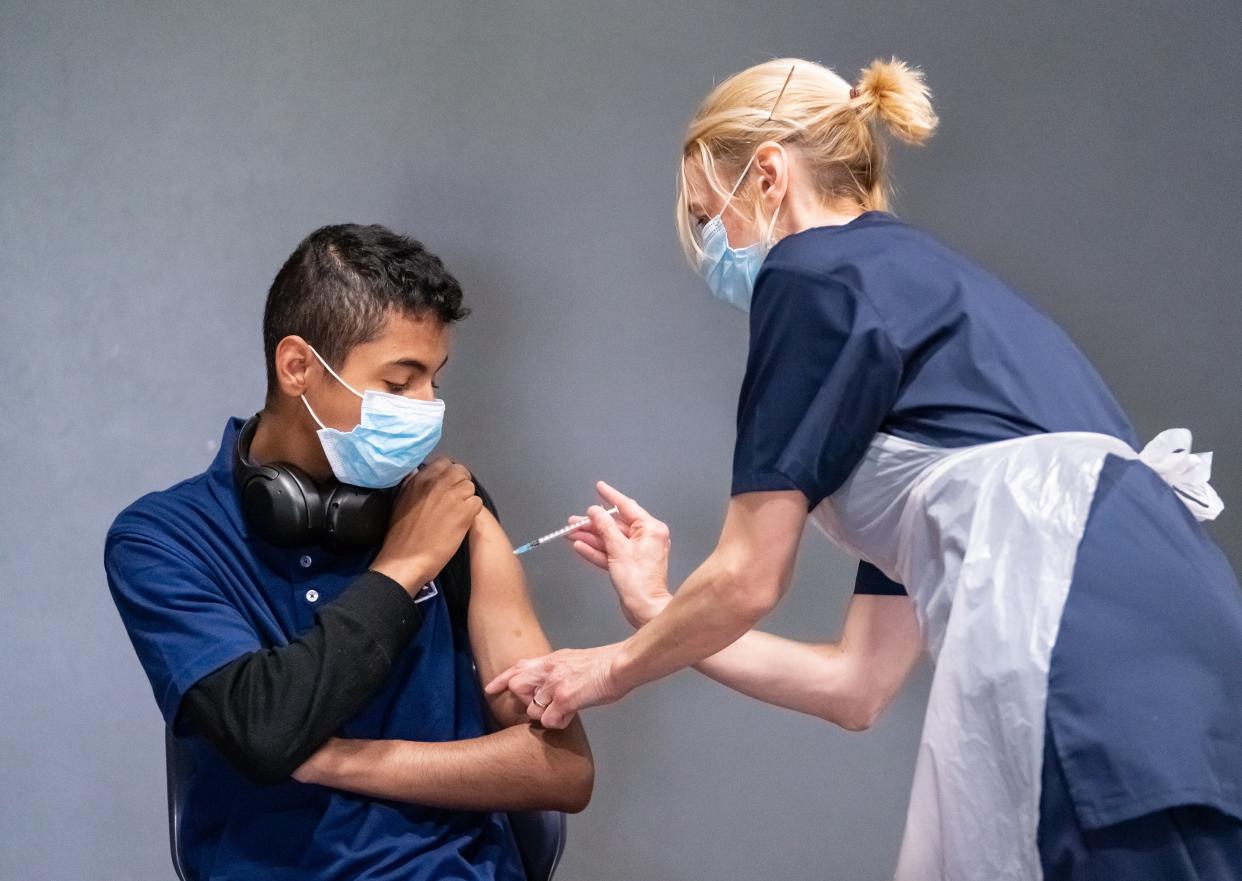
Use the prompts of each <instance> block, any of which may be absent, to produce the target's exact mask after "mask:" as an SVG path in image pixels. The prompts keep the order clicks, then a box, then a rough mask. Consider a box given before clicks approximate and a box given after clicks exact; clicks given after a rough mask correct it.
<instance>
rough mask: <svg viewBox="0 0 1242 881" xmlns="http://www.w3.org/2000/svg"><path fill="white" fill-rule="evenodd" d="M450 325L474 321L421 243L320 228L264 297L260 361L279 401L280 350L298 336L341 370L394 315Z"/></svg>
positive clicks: (378, 229)
mask: <svg viewBox="0 0 1242 881" xmlns="http://www.w3.org/2000/svg"><path fill="white" fill-rule="evenodd" d="M393 309H395V310H397V311H398V312H400V313H402V314H405V315H411V316H423V315H433V316H435V317H436V318H437V319H438V320H440V321H441V322H443V323H445V324H450V323H452V322H454V321H460V320H461V319H463V318H465V317H466V316H467V315H469V314H470V310H469V309H467V308H466V307H465V306H463V305H462V302H461V285H459V284H458V283H457V279H455V278H454V277H453V276H452V274H451V273H450V272H449V271H448V270H447V269H445V268H444V264H443V263H441V262H440V258H439V257H437V256H436V255H435V254H432V253H431V252H430V251H428V250H427V249H426V248H424V247H423V245H422V243H421V242H417V241H415V240H414V239H411V238H408V237H407V236H403V235H398V234H397V233H395V232H393V231H392V230H390V229H388V228H386V227H383V226H380V225H378V224H371V225H370V226H360V225H358V224H356V223H342V224H337V225H335V226H322V227H320V228H319V229H317V230H315V231H314V232H313V233H311V234H310V235H308V236H307V237H306V238H305V239H303V240H302V243H301V244H300V245H298V246H297V248H296V249H295V250H294V252H293V253H292V254H290V255H289V259H288V260H286V261H285V265H284V266H282V267H281V268H280V272H278V273H276V279H275V280H274V281H273V282H272V287H271V289H270V290H268V292H267V305H266V306H265V307H264V309H263V354H264V356H265V357H266V359H267V395H268V400H269V401H270V400H271V399H272V398H273V397H274V396H275V394H276V389H277V383H276V345H277V344H278V343H279V342H280V341H281V340H282V339H284V338H285V337H287V336H289V335H290V334H297V335H298V336H300V337H302V338H303V339H305V340H306V341H307V342H308V343H310V344H311V345H312V346H314V347H315V350H316V351H317V352H319V354H320V355H322V356H323V359H324V360H325V361H327V362H328V363H329V364H331V365H332V366H333V368H340V366H341V365H342V364H343V363H344V362H345V357H346V356H347V355H348V354H349V352H350V350H352V349H353V348H354V346H357V345H360V344H361V343H365V342H368V341H370V340H373V339H375V338H376V337H378V336H379V334H380V331H381V330H382V328H383V327H384V322H385V320H386V319H387V317H388V312H389V311H390V310H393Z"/></svg>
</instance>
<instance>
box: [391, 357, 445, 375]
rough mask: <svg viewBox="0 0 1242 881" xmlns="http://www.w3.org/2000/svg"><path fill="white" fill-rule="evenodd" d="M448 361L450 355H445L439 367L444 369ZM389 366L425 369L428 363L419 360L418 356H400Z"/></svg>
mask: <svg viewBox="0 0 1242 881" xmlns="http://www.w3.org/2000/svg"><path fill="white" fill-rule="evenodd" d="M447 363H448V355H445V356H444V360H443V361H441V362H440V366H439V368H437V369H438V370H443V369H444V365H445V364H447ZM388 366H389V367H413V368H414V369H415V370H423V371H425V370H426V369H427V365H426V364H424V363H423V362H422V361H419V360H418V359H417V358H398V359H397V360H396V361H389V362H388Z"/></svg>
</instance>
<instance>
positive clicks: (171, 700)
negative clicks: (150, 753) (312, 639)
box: [104, 532, 263, 725]
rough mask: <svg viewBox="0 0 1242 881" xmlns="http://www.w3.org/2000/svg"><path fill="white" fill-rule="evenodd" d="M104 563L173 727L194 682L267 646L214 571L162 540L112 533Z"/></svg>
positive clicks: (124, 618) (131, 635)
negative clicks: (228, 598) (213, 573)
mask: <svg viewBox="0 0 1242 881" xmlns="http://www.w3.org/2000/svg"><path fill="white" fill-rule="evenodd" d="M104 569H105V571H106V573H107V576H108V587H109V589H110V590H111V591H112V598H113V600H114V601H115V602H116V607H117V610H118V611H119V612H120V613H121V620H122V622H123V623H124V624H125V629H126V630H127V631H128V632H129V638H130V641H131V642H132V643H133V644H134V650H135V651H136V652H137V654H138V660H139V661H140V662H141V664H142V667H143V669H144V670H145V671H146V674H147V678H148V679H149V680H150V681H151V689H152V691H154V692H155V699H156V702H157V703H158V704H159V707H160V712H161V713H162V714H163V716H164V721H165V722H167V723H168V724H170V725H171V724H172V723H173V720H174V719H175V718H176V715H177V708H178V707H179V706H180V704H181V698H182V696H184V694H185V693H186V692H187V691H189V690H190V688H191V687H192V686H193V685H194V683H196V682H198V680H199V679H201V678H203V677H204V676H206V675H207V674H208V673H211V672H212V671H214V670H217V669H219V668H220V667H222V666H224V665H225V664H227V663H228V662H229V661H232V660H234V659H236V658H239V657H241V656H242V655H245V654H248V653H250V652H253V651H257V650H259V649H261V648H262V647H263V646H262V644H261V643H260V641H259V637H258V634H256V633H255V632H254V630H253V628H252V627H251V626H250V625H249V624H248V623H247V622H246V620H245V619H244V618H243V617H242V615H241V613H240V612H239V611H238V610H237V608H236V607H235V606H233V605H232V604H231V603H229V602H228V600H227V598H226V597H225V596H224V594H223V592H222V591H221V589H220V587H219V585H217V584H216V583H215V582H214V581H213V580H212V578H211V577H210V576H209V574H208V573H207V572H206V571H204V570H203V568H202V567H201V566H200V565H198V564H196V563H195V562H194V561H193V560H192V559H190V558H189V556H188V555H186V554H184V552H182V551H178V550H176V549H174V548H172V547H170V546H168V545H166V544H164V543H163V542H162V541H161V540H159V539H157V538H153V537H150V536H144V535H139V534H132V533H115V532H110V533H109V534H108V539H107V542H106V544H105V546H104Z"/></svg>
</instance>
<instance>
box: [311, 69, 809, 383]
mask: <svg viewBox="0 0 1242 881" xmlns="http://www.w3.org/2000/svg"><path fill="white" fill-rule="evenodd" d="M797 66H798V65H796V64H791V65H790V66H789V73H787V74H785V82H784V83H782V84H781V90H780V91H779V92H777V93H776V100H775V101H773V102H772V109H771V110H769V111H768V118H767V119H765V120H764V122H765V123H767V122H771V121H772V117H773V115H774V114H775V113H776V107H777V105H778V104H780V103H781V98H782V97H784V95H785V89H787V88H788V87H789V81H790V80H791V79H793V75H794V68H796V67H797ZM758 155H759V151H758V150H757V149H756V150H755V152H754V153H751V154H750V158H749V159H747V160H746V165H745V167H743V168H742V173H741V175H740V176H739V177H738V179H737V183H735V184H734V185H733V189H731V190H729V195H728V197H727V198H726V199H725V201H724V204H723V205H722V206H720V213H719V214H717V215H716V216H717V217H719V218H721V219H722V220H723V219H724V213H725V209H727V208H728V207H729V203H730V202H732V201H733V196H734V195H735V194H736V193H737V191H738V188H739V187H741V186H742V182H743V181H744V180H746V173H747V172H748V171H750V167H751V166H752V165H754V164H755V158H756V157H757V156H758ZM780 210H781V209H780V206H779V205H778V206H777V207H776V212H777V214H779V213H780ZM775 228H776V214H773V215H772V223H771V224H770V225H769V227H768V236H771V235H772V230H773V229H775ZM311 351H314V349H312V350H311ZM325 366H326V365H325ZM328 369H331V368H328Z"/></svg>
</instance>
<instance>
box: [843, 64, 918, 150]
mask: <svg viewBox="0 0 1242 881" xmlns="http://www.w3.org/2000/svg"><path fill="white" fill-rule="evenodd" d="M850 97H851V98H861V99H862V103H861V104H859V106H858V111H859V113H860V114H861V115H862V116H863V118H864V119H865V120H867V121H871V120H874V119H878V120H880V121H882V122H883V123H884V124H885V125H886V126H887V127H888V130H889V132H890V133H891V134H892V135H893V136H894V137H895V138H897V139H898V140H901V141H904V142H905V143H907V144H915V145H917V144H922V143H924V142H925V141H927V139H928V138H930V137H931V136H932V132H934V131H935V130H936V125H937V123H938V122H939V121H940V120H939V119H937V117H936V113H935V111H933V110H932V106H931V91H930V90H929V89H928V88H927V84H926V83H925V82H924V81H923V72H922V71H920V70H918V69H917V68H912V67H910V66H909V65H908V64H906V63H905V62H904V61H899V60H898V59H896V58H892V59H889V60H888V61H884V60H882V59H879V58H877V59H876V60H875V61H873V62H871V64H869V65H867V67H865V68H863V71H862V77H861V78H860V79H859V81H858V85H857V87H855V88H853V89H851V90H850Z"/></svg>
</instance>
